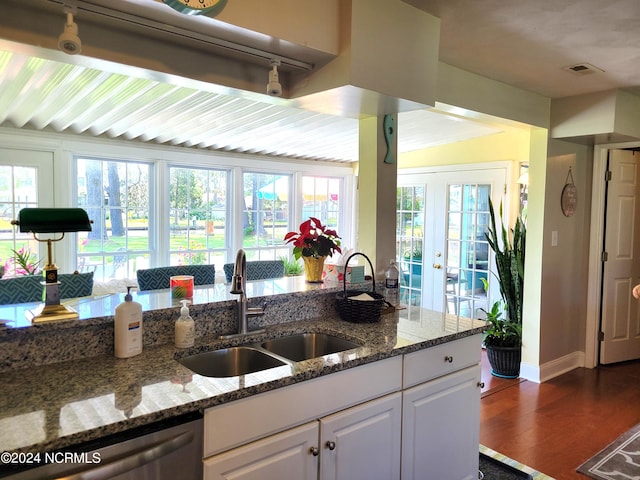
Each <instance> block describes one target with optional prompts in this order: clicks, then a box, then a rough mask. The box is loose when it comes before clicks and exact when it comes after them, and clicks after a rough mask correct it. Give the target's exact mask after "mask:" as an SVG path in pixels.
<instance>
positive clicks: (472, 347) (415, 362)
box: [402, 335, 482, 388]
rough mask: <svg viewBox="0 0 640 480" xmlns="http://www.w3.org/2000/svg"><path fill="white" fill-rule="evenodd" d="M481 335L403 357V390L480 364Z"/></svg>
mask: <svg viewBox="0 0 640 480" xmlns="http://www.w3.org/2000/svg"><path fill="white" fill-rule="evenodd" d="M481 349H482V335H472V336H470V337H464V338H461V339H459V340H454V341H452V342H448V343H443V344H441V345H436V346H435V347H431V348H427V349H425V350H420V351H418V352H413V353H409V354H407V355H405V356H404V368H403V376H402V386H403V388H407V387H411V386H413V385H417V384H419V383H422V382H425V381H427V380H430V379H432V378H437V377H440V376H442V375H446V374H448V373H451V372H455V371H457V370H461V369H463V368H466V367H470V366H472V365H477V364H478V363H480V352H481Z"/></svg>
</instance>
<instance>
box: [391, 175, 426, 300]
mask: <svg viewBox="0 0 640 480" xmlns="http://www.w3.org/2000/svg"><path fill="white" fill-rule="evenodd" d="M396 207H397V221H396V257H397V258H396V262H397V264H398V266H399V268H400V302H401V303H403V304H408V305H417V306H419V305H420V304H421V297H422V254H423V236H424V228H423V227H424V216H425V189H424V187H423V186H406V187H399V188H398V190H397V205H396Z"/></svg>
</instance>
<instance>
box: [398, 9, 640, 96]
mask: <svg viewBox="0 0 640 480" xmlns="http://www.w3.org/2000/svg"><path fill="white" fill-rule="evenodd" d="M403 1H405V2H406V3H408V4H410V5H413V6H415V7H417V8H420V9H421V10H424V11H425V12H427V13H430V14H431V15H434V16H436V17H438V18H440V20H441V23H440V60H441V61H442V62H444V63H447V64H449V65H453V66H456V67H459V68H462V69H464V70H467V71H470V72H473V73H477V74H479V75H482V76H484V77H488V78H491V79H494V80H499V81H501V82H504V83H507V84H509V85H513V86H516V87H519V88H522V89H524V90H528V91H531V92H535V93H539V94H541V95H544V96H545V97H550V98H561V97H568V96H572V95H579V94H583V93H591V92H597V91H604V90H611V89H618V88H624V89H629V90H630V91H631V92H633V93H634V94H636V95H640V2H638V1H637V0H607V1H606V2H604V1H602V0H535V1H531V0H508V1H505V0H482V1H478V0H403ZM584 63H588V64H591V65H593V66H594V67H596V68H595V69H594V70H591V71H589V72H588V73H586V74H585V73H583V74H580V73H575V72H573V71H570V70H567V69H566V68H567V67H570V66H574V65H580V64H584ZM583 72H584V71H583Z"/></svg>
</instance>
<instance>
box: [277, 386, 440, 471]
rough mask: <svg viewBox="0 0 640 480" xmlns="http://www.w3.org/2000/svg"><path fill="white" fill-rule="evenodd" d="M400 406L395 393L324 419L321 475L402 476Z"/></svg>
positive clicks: (321, 437) (321, 434)
mask: <svg viewBox="0 0 640 480" xmlns="http://www.w3.org/2000/svg"><path fill="white" fill-rule="evenodd" d="M373 381H375V380H373ZM401 409H402V395H401V394H400V393H395V394H391V395H387V396H386V397H382V398H380V399H377V400H373V401H370V402H367V403H365V404H363V405H358V406H356V407H353V408H349V409H347V410H344V411H342V412H339V413H336V414H334V415H330V416H328V417H325V418H322V419H321V420H320V432H321V433H320V445H319V447H320V477H319V478H320V479H321V480H378V479H379V480H394V479H399V478H400V439H401V431H402V410H401ZM288 478H295V477H288ZM443 478H444V477H443Z"/></svg>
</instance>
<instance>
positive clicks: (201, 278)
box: [136, 265, 216, 291]
mask: <svg viewBox="0 0 640 480" xmlns="http://www.w3.org/2000/svg"><path fill="white" fill-rule="evenodd" d="M176 275H192V276H193V284H194V285H212V284H213V283H215V279H216V267H215V265H175V266H171V267H157V268H145V269H141V270H138V271H137V272H136V277H137V278H138V288H139V289H140V291H143V290H160V289H162V288H170V287H171V282H170V280H169V279H170V278H171V277H174V276H176Z"/></svg>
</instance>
